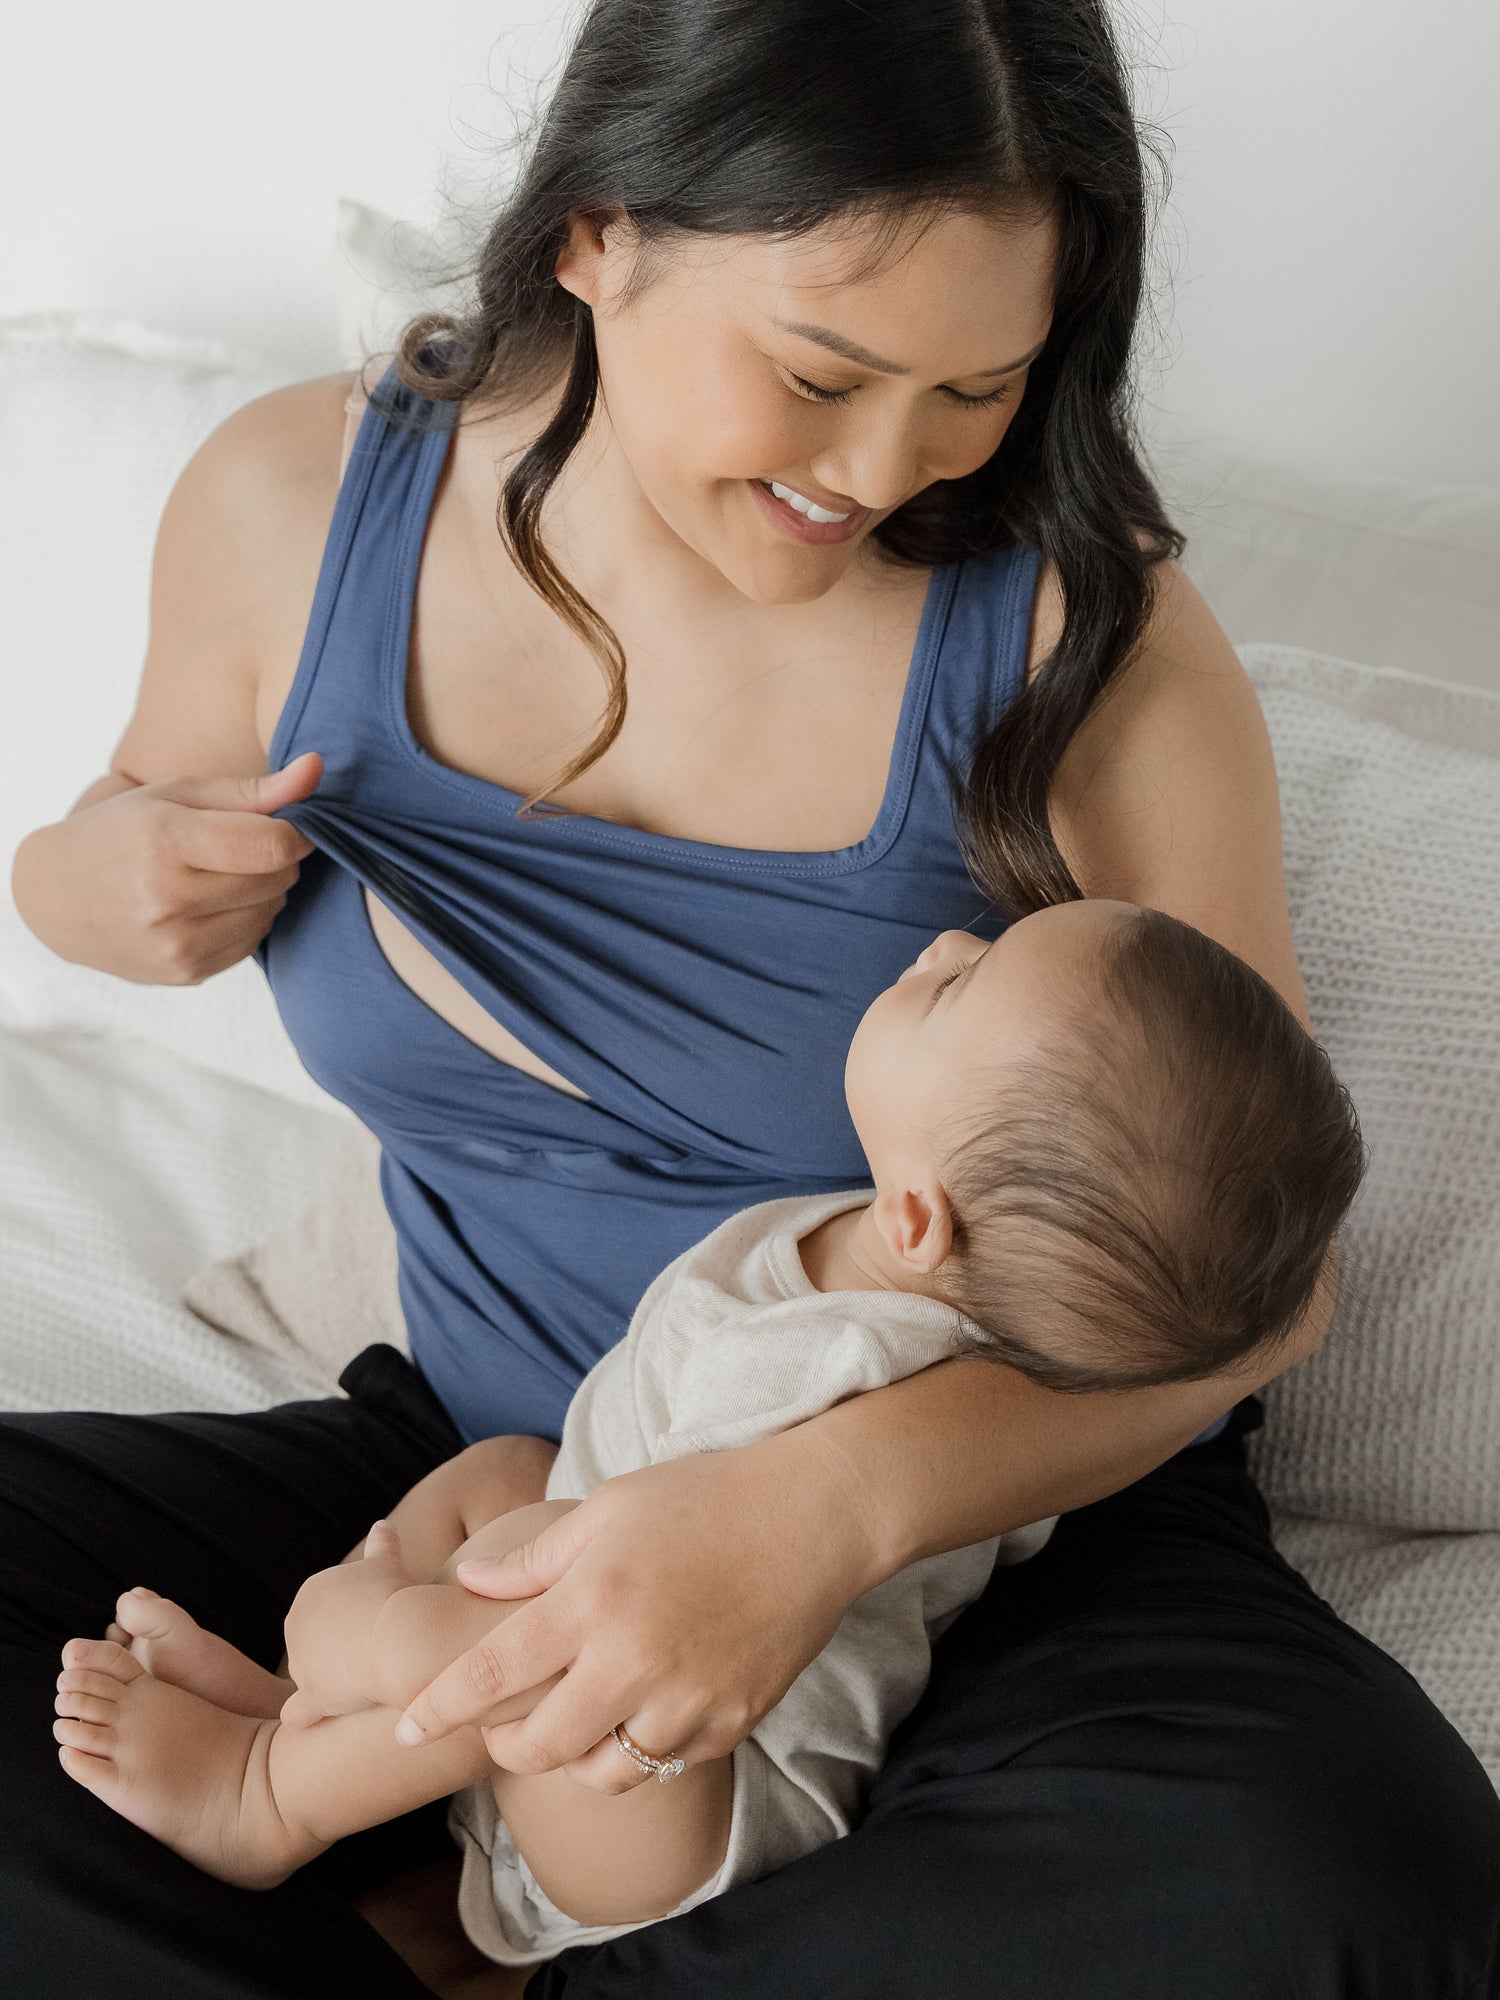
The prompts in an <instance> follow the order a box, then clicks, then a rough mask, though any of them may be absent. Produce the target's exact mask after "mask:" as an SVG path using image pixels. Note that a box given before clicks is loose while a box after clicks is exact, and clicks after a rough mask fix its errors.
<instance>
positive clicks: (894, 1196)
mask: <svg viewBox="0 0 1500 2000" xmlns="http://www.w3.org/2000/svg"><path fill="white" fill-rule="evenodd" d="M871 1214H872V1218H873V1220H874V1223H875V1227H876V1229H877V1230H879V1232H880V1236H881V1240H882V1241H883V1242H884V1244H885V1247H886V1249H887V1250H889V1251H890V1253H891V1256H892V1257H893V1258H894V1259H895V1261H896V1263H897V1265H898V1266H899V1267H900V1268H901V1269H902V1270H903V1271H909V1272H910V1273H911V1274H912V1276H913V1277H921V1278H928V1277H931V1275H932V1273H933V1272H934V1271H935V1270H937V1268H938V1266H939V1265H940V1264H942V1263H943V1262H944V1261H945V1260H946V1258H947V1257H948V1255H949V1253H950V1252H951V1251H952V1249H953V1210H952V1209H951V1208H950V1207H949V1205H948V1194H947V1190H946V1189H945V1188H944V1187H943V1186H942V1184H941V1182H939V1181H932V1182H929V1183H927V1184H926V1185H925V1186H923V1187H919V1188H900V1189H892V1190H887V1191H886V1192H885V1193H883V1194H877V1195H876V1197H875V1200H874V1202H873V1203H872V1204H871Z"/></svg>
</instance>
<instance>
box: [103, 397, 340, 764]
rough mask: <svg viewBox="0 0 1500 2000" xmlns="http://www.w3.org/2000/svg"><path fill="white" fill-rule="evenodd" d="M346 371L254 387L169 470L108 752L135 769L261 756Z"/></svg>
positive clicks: (319, 541) (295, 639)
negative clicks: (128, 701)
mask: <svg viewBox="0 0 1500 2000" xmlns="http://www.w3.org/2000/svg"><path fill="white" fill-rule="evenodd" d="M354 380H355V378H354V376H353V375H352V374H348V373H343V374H338V375H329V376H322V377H319V378H317V379H315V380H311V381H305V382H293V383H289V384H287V385H286V386H284V387H282V388H279V389H273V390H270V391H268V392H267V393H266V394H265V395H263V396H257V397H255V398H253V399H252V400H251V401H250V402H248V403H245V404H243V405H241V407H240V408H239V409H237V410H235V411H233V412H232V413H231V414H230V415H229V416H228V417H226V418H225V419H224V420H223V421H222V422H221V423H220V424H218V425H217V426H216V427H215V429H214V430H212V431H211V432H210V433H209V434H208V436H207V437H206V438H205V439H204V440H203V442H202V443H201V444H200V445H199V447H198V449H197V450H196V451H195V452H194V453H193V455H192V457H191V458H190V459H189V460H188V462H187V464H186V465H185V466H184V467H183V469H182V471H181V472H180V473H179V474H178V477H177V480H176V482H175V483H174V485H173V487H172V491H171V493H170V494H169V495H168V498H167V503H166V506H165V508H164V509H163V512H162V518H161V521H160V524H159V526H158V529H157V536H156V548H155V554H154V558H153V562H152V573H151V631H150V641H149V644H148V647H147V654H146V661H145V665H144V667H143V670H142V675H141V683H140V690H139V693H138V696H137V700H136V707H135V712H134V714H133V715H132V717H131V721H130V723H129V725H128V727H127V729H126V732H125V735H124V737H123V738H122V739H121V742H120V745H119V747H118V749H117V751H116V763H117V765H118V766H119V768H122V769H126V770H129V771H130V772H131V774H132V775H134V776H135V777H137V778H138V779H139V780H140V781H141V782H143V783H149V782H152V781H153V780H156V779H160V778H167V777H182V776H193V775H199V774H203V775H206V774H208V773H210V772H215V773H222V772H226V771H229V770H231V768H232V769H233V770H234V771H240V770H245V771H247V772H248V771H250V770H253V769H254V768H256V767H257V765H258V767H259V768H260V769H264V768H265V761H264V760H265V750H266V747H267V745H268V744H269V742H270V739H271V732H272V730H274V728H275V723H276V717H277V715H278V714H279V712H280V707H281V703H282V701H284V699H285V696H286V691H287V689H288V688H289V687H290V685H291V681H292V677H293V675H294V674H295V671H296V663H297V658H298V655H299V653H300V650H301V641H302V635H303V632H304V631H305V629H306V625H307V619H308V616H309V614H310V612H311V609H312V601H313V595H314V592H315V590H316V588H317V579H318V570H319V567H320V565H321V561H322V552H323V544H324V542H325V540H326V539H327V534H328V528H329V524H330V522H331V520H332V516H333V507H334V502H335V500H336V498H337V495H338V486H339V471H340V444H341V439H342V436H343V432H344V426H345V423H346V416H347V413H346V411H345V407H344V406H345V403H346V402H347V400H348V398H349V395H350V391H351V389H352V387H353V385H354ZM226 760H229V761H227V762H226Z"/></svg>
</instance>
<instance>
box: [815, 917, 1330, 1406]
mask: <svg viewBox="0 0 1500 2000" xmlns="http://www.w3.org/2000/svg"><path fill="white" fill-rule="evenodd" d="M845 1086H846V1090H847V1094H848V1099H849V1109H850V1112H851V1114H852V1116H853V1119H854V1123H855V1126H856V1129H857V1130H858V1132H859V1136H860V1139H861V1141H862V1143H863V1145H864V1148H865V1153H866V1157H867V1158H868V1161H869V1165H870V1172H871V1178H872V1179H873V1181H874V1184H875V1190H876V1199H875V1203H874V1205H873V1208H872V1210H871V1213H870V1220H871V1222H872V1223H873V1225H874V1226H875V1228H876V1230H877V1231H878V1234H879V1237H880V1240H881V1244H882V1245H883V1248H884V1251H885V1253H886V1254H887V1256H888V1258H889V1260H890V1267H891V1269H892V1270H893V1271H894V1272H895V1273H896V1274H897V1275H898V1277H901V1278H902V1280H903V1282H904V1281H905V1280H907V1279H909V1280H910V1283H911V1285H912V1286H913V1288H916V1289H921V1290H925V1291H931V1292H934V1293H936V1294H937V1295H938V1296H939V1297H942V1298H944V1299H946V1300H947V1301H948V1302H949V1303H950V1304H952V1305H954V1306H956V1307H957V1308H958V1309H959V1310H960V1311H961V1312H963V1313H964V1314H965V1315H966V1316H967V1317H968V1318H969V1319H970V1320H972V1321H973V1322H974V1323H975V1324H976V1326H977V1327H978V1328H979V1329H980V1331H981V1333H982V1334H983V1336H984V1339H983V1343H982V1344H983V1347H984V1349H985V1351H987V1352H989V1353H991V1354H993V1355H994V1356H995V1358H996V1359H997V1360H1000V1361H1005V1362H1008V1363H1010V1365H1011V1366H1013V1367H1016V1368H1018V1369H1020V1370H1021V1371H1022V1372H1023V1373H1025V1374H1026V1375H1028V1376H1030V1377H1031V1378H1032V1380H1034V1381H1036V1382H1039V1383H1042V1384H1044V1385H1045V1386H1046V1387H1048V1388H1053V1389H1059V1390H1079V1391H1082V1390H1090V1389H1127V1388H1142V1387H1145V1386H1147V1385H1148V1384H1152V1383H1163V1382H1178V1381H1181V1382H1186V1381H1194V1380H1198V1379H1201V1378H1202V1377H1204V1376H1207V1375H1212V1374H1216V1373H1218V1372H1219V1371H1220V1370H1221V1369H1226V1368H1229V1367H1231V1366H1232V1365H1233V1364H1234V1363H1236V1362H1238V1361H1240V1360H1241V1359H1243V1358H1245V1357H1247V1356H1249V1355H1251V1354H1252V1353H1253V1352H1255V1351H1257V1350H1264V1351H1266V1352H1267V1353H1270V1352H1271V1351H1273V1350H1274V1348H1275V1347H1276V1345H1277V1343H1278V1341H1279V1340H1280V1339H1282V1338H1283V1337H1284V1336H1285V1335H1286V1334H1287V1333H1289V1332H1290V1331H1291V1329H1292V1327H1293V1326H1294V1325H1295V1324H1296V1322H1297V1321H1298V1319H1299V1318H1300V1317H1301V1315H1302V1313H1303V1311H1304V1310H1305V1308H1306V1307H1307V1306H1308V1304H1309V1303H1310V1301H1311V1299H1312V1296H1313V1293H1314V1291H1315V1289H1316V1286H1317V1282H1318V1276H1319V1272H1320V1270H1321V1268H1322V1266H1323V1261H1324V1256H1325V1253H1326V1251H1327V1249H1328V1246H1329V1243H1330V1241H1331V1240H1332V1237H1333V1234H1334V1232H1335V1230H1336V1229H1337V1228H1338V1226H1339V1223H1340V1222H1341V1220H1342V1219H1343V1216H1344V1214H1345V1211H1346V1210H1347V1209H1348V1207H1349V1204H1350V1202H1351V1201H1352V1200H1353V1198H1354V1194H1355V1191H1356V1189H1357V1188H1358V1186H1359V1182H1360V1177H1361V1175H1362V1173H1363V1171H1364V1149H1363V1146H1362V1144H1361V1140H1360V1135H1359V1126H1358V1123H1357V1121H1356V1119H1355V1116H1354V1111H1353V1108H1352V1106H1351V1105H1350V1103H1349V1099H1348V1097H1347V1095H1346V1093H1345V1091H1344V1089H1343V1086H1342V1085H1341V1084H1340V1083H1339V1081H1338V1079H1337V1077H1335V1075H1334V1073H1333V1069H1332V1067H1331V1065H1330V1064H1329V1061H1328V1058H1327V1057H1326V1056H1325V1055H1324V1053H1323V1051H1322V1050H1321V1049H1320V1048H1319V1047H1318V1045H1317V1043H1316V1042H1315V1041H1314V1040H1313V1039H1312V1037H1311V1036H1310V1035H1309V1034H1308V1033H1307V1032H1306V1030H1305V1029H1304V1028H1303V1027H1302V1026H1301V1024H1300V1023H1299V1022H1298V1020H1297V1019H1296V1017H1295V1016H1294V1015H1293V1013H1292V1011H1291V1009H1290V1008H1289V1007H1288V1006H1287V1005H1286V1004H1285V1002H1284V1001H1283V1000H1282V999H1281V998H1280V997H1279V995H1278V994H1277V993H1276V992H1275V991H1274V990H1273V989H1272V987H1271V986H1269V985H1268V984H1267V982H1266V981H1265V980H1264V979H1262V978H1261V977H1260V976H1259V974H1258V973H1255V972H1252V971H1251V969H1250V968H1249V966H1247V965H1246V964H1245V963H1244V962H1243V961H1242V960H1241V959H1238V958H1236V957H1235V956H1234V954H1233V953H1232V952H1229V951H1226V950H1225V949H1224V947H1223V946H1222V945H1218V944H1215V943H1214V942H1213V941H1212V940H1211V939H1209V938H1207V937H1205V936H1204V935H1203V934H1202V933H1201V932H1200V931H1196V930H1193V929H1192V928H1191V927H1190V926H1189V925H1187V924H1182V923H1179V922H1177V920H1176V919H1175V918H1172V917H1167V916H1163V915H1162V914H1161V913H1160V912H1159V911H1156V910H1142V909H1137V908H1136V907H1135V906H1134V905H1133V904H1129V903H1115V902H1081V903H1065V904H1060V905H1058V906H1057V907H1056V908H1052V909H1045V910H1039V911H1037V912H1036V913H1035V914H1034V915H1032V916H1029V917H1026V918H1025V919H1023V920H1022V921H1021V922H1020V923H1017V924H1014V925H1012V926H1011V928H1010V929H1009V930H1007V931H1006V932H1005V933H1004V934H1003V935H1002V936H1001V937H999V938H998V939H996V940H995V942H994V943H993V944H988V945H987V944H985V943H984V941H983V940H982V939H979V938H975V937H972V936H971V935H970V934H969V933H968V932H967V931H945V932H944V933H943V934H942V936H941V937H939V938H937V939H936V940H934V942H933V943H932V944H930V945H929V946H928V947H927V949H926V950H925V951H924V952H923V953H922V955H921V957H920V958H919V959H918V960H917V961H916V963H915V964H914V965H912V966H910V967H909V968H908V969H907V971H905V972H904V973H903V974H902V975H901V977H900V979H899V980H897V982H896V984H895V985H894V986H892V987H890V988H889V989H888V990H887V991H886V992H884V993H882V994H881V995H880V996H879V997H878V998H877V999H876V1000H875V1001H874V1002H873V1003H872V1004H871V1006H870V1008H869V1010H868V1012H867V1013H866V1014H865V1017H864V1019H863V1020H862V1021H861V1023H860V1025H859V1028H858V1029H857V1031H856V1033H855V1036H854V1040H853V1043H852V1044H851V1046H850V1050H849V1060H848V1067H847V1070H846V1072H845Z"/></svg>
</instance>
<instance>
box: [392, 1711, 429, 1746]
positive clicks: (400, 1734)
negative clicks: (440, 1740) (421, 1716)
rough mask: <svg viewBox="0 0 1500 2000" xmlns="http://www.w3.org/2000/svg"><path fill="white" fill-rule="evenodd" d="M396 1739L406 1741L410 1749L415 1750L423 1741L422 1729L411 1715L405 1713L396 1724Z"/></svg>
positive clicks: (401, 1741) (399, 1741)
mask: <svg viewBox="0 0 1500 2000" xmlns="http://www.w3.org/2000/svg"><path fill="white" fill-rule="evenodd" d="M396 1741H397V1742H398V1743H404V1744H405V1745H406V1747H407V1749H408V1750H415V1749H416V1747H417V1745H418V1744H419V1743H420V1742H422V1741H423V1736H422V1731H421V1730H420V1729H419V1728H418V1726H417V1724H416V1723H415V1722H413V1721H412V1719H411V1717H410V1716H409V1715H403V1716H402V1718H401V1720H400V1721H399V1722H398V1723H397V1724H396Z"/></svg>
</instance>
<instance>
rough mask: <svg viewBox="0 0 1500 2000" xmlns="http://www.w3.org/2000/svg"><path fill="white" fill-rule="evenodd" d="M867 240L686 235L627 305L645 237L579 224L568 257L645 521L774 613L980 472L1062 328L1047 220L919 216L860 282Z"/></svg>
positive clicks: (861, 227)
mask: <svg viewBox="0 0 1500 2000" xmlns="http://www.w3.org/2000/svg"><path fill="white" fill-rule="evenodd" d="M869 229H870V224H869V222H868V221H863V222H858V223H855V222H850V223H846V224H843V225H841V226H838V227H834V226H832V225H830V226H828V227H826V228H824V229H822V230H819V231H816V232H814V233H813V234H810V235H807V236H802V237H794V238H784V237H776V236H733V237H698V236H694V237H688V238H686V239H681V238H677V239H673V240H672V241H671V242H670V243H669V244H667V245H664V246H655V247H652V248H648V249H647V250H646V252H645V255H646V256H647V257H648V258H649V259H650V267H649V268H650V269H651V271H652V275H651V277H650V280H649V282H648V284H647V286H646V289H645V291H644V292H643V293H642V295H641V296H639V297H638V298H637V299H636V300H635V301H633V302H631V303H628V304H627V303H624V302H623V301H622V299H621V296H620V295H621V288H622V285H623V283H624V280H625V278H626V277H627V276H628V275H629V272H630V270H631V267H632V264H633V261H634V259H635V258H636V256H637V255H639V254H641V252H640V250H639V248H638V244H637V240H636V238H635V237H634V235H633V232H632V231H631V230H630V228H629V225H628V223H625V222H623V221H621V222H615V223H605V224H604V226H603V227H602V229H598V228H595V227H594V225H593V224H591V223H589V222H587V221H585V220H584V219H583V218H582V217H575V219H574V222H573V226H572V232H571V235H570V238H569V241H568V243H567V244H566V245H565V247H564V250H563V252H562V254H561V255H560V257H559V259H558V265H557V273H558V277H559V280H560V281H561V282H562V283H563V284H564V285H566V286H567V287H568V289H569V290H571V291H573V292H575V293H577V294H578V296H579V297H580V298H583V299H585V300H586V301H587V303H588V304H589V305H590V306H592V307H593V309H594V326H595V338H596V341H597V345H598V351H599V373H600V381H601V387H602V391H603V402H604V405H605V421H606V423H607V425H608V429H609V433H610V436H609V439H608V443H607V446H606V452H607V456H608V457H609V458H611V459H613V460H615V461H616V465H615V470H616V472H617V473H619V474H620V475H622V476H623V478H624V479H625V480H627V481H628V484H629V488H630V494H629V497H630V498H631V499H632V500H633V501H634V502H635V503H636V504H637V507H638V512H639V515H640V520H639V521H638V523H637V524H636V525H637V526H638V527H639V528H641V529H642V530H643V531H644V532H645V533H646V534H647V535H649V536H650V537H651V538H652V539H656V538H658V537H659V538H661V539H663V540H664V541H666V542H669V543H670V542H672V541H675V542H676V543H677V544H678V545H679V547H680V546H682V545H685V546H686V547H687V548H688V549H690V550H692V551H694V552H695V553H696V554H697V555H699V556H700V557H702V558H703V560H704V561H705V562H708V563H710V564H712V565H713V566H714V568H715V569H717V570H718V571H720V572H721V573H722V575H723V576H724V577H725V578H726V579H727V580H728V581H729V582H730V583H732V584H733V585H734V586H735V588H736V589H737V590H739V591H740V592H741V593H742V594H743V595H744V596H746V597H748V598H751V599H753V600H755V601H757V602H761V603H768V604H790V603H799V602H803V601H805V600H808V599H812V598H817V597H821V596H822V595H823V593H824V592H825V591H827V590H828V589H829V588H830V587H831V586H832V585H833V584H835V583H836V582H837V581H838V580H839V578H840V577H841V576H842V575H843V574H844V573H845V572H846V571H847V570H848V569H849V568H850V567H851V565H852V564H854V563H855V562H856V561H857V560H858V559H859V556H860V551H861V547H862V545H863V544H864V542H865V541H866V540H867V539H868V537H869V535H870V533H871V531H872V529H873V528H875V527H876V526H877V525H878V523H879V522H880V521H882V520H884V519H885V517H886V516H887V515H888V514H891V513H894V511H895V510H896V508H898V507H899V506H901V505H902V504H903V502H905V501H907V500H910V499H911V498H912V496H913V495H914V494H916V493H920V492H921V491H922V489H923V488H924V487H926V486H930V485H931V484H932V483H933V482H934V481H935V480H939V479H957V478H961V477H962V476H963V475H964V474H966V473H969V472H972V471H974V470H975V469H976V468H977V467H978V466H980V465H982V464H983V463H984V461H985V460H986V459H987V458H989V456H990V455H991V453H992V452H993V451H994V450H995V448H996V447H997V446H998V444H999V443H1000V440H1001V439H1002V438H1003V437H1004V435H1005V432H1006V430H1007V428H1008V427H1009V425H1010V424H1011V422H1012V421H1013V419H1014V417H1015V414H1016V410H1017V409H1018V407H1019V405H1020V401H1021V397H1022V394H1023V393H1024V390H1025V385H1026V375H1027V366H1028V364H1029V362H1030V361H1032V360H1033V359H1034V358H1035V355H1036V353H1037V352H1038V351H1039V350H1040V348H1041V346H1042V344H1043V342H1044V341H1045V339H1046V336H1047V330H1048V327H1049V325H1050V322H1051V315H1052V274H1053V261H1054V255H1055V248H1056V242H1055V238H1056V231H1055V225H1054V223H1053V221H1052V220H1051V218H1050V217H1048V218H1046V219H1043V220H1036V221H1025V222H1023V221H1019V220H1018V221H1014V222H1008V223H1004V222H1000V221H997V220H995V219H992V218H986V217H983V216H980V215H977V214H958V215H944V216H939V217H938V218H937V219H936V220H927V221H926V222H925V226H923V221H922V220H919V219H918V218H916V217H914V218H913V219H912V221H910V222H909V223H905V224H903V226H902V229H901V231H900V234H899V236H898V237H897V239H896V241H895V243H894V246H893V248H892V250H891V252H890V254H889V255H888V256H887V257H886V258H885V259H884V260H883V261H882V262H881V264H880V266H879V268H878V269H876V270H874V271H867V272H865V273H863V274H861V273H859V271H858V270H857V268H856V267H857V264H858V262H859V260H860V258H861V257H862V256H867V254H868V247H869V242H870V238H869V234H868V231H869ZM819 392H824V393H822V394H820V393H819ZM828 395H832V396H836V397H837V398H838V400H837V401H828V400H826V397H827V396H828ZM772 482H774V483H775V484H776V485H778V486H781V487H783V488H786V489H789V490H790V491H791V492H792V493H794V494H796V495H798V496H799V498H800V500H801V501H802V502H804V503H812V504H813V505H814V506H816V507H818V508H819V509H820V510H822V511H823V512H824V513H826V514H834V515H841V516H843V517H845V518H843V519H838V520H832V521H827V520H821V521H820V520H817V519H814V518H812V517H809V516H808V515H806V514H805V513H803V512H802V511H800V509H799V508H796V507H793V506H792V505H791V504H789V503H788V502H787V501H785V500H783V499H779V498H777V497H776V496H775V495H774V494H773V493H772V490H771V487H772ZM616 497H619V496H616Z"/></svg>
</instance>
